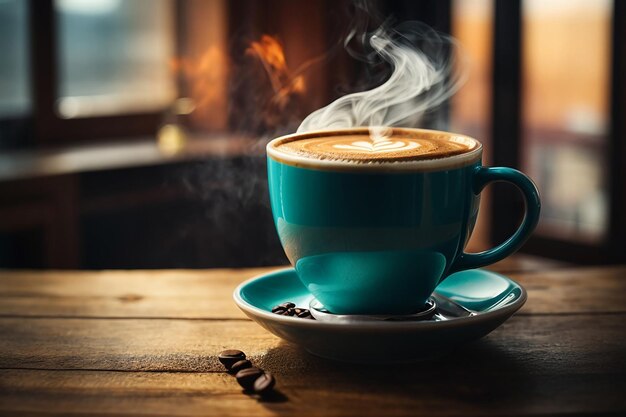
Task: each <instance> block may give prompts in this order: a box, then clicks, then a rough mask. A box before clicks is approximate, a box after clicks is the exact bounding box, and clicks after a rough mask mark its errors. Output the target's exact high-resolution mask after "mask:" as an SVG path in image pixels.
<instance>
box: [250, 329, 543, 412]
mask: <svg viewBox="0 0 626 417" xmlns="http://www.w3.org/2000/svg"><path fill="white" fill-rule="evenodd" d="M388 355H389V356H390V357H393V356H394V352H393V350H392V349H390V350H389V353H388ZM525 362H526V361H525V360H524V358H518V357H515V356H513V355H512V354H511V353H510V352H507V351H505V350H503V349H502V348H501V347H499V346H497V345H496V344H495V343H493V342H490V340H489V339H488V338H487V339H483V340H479V341H476V342H473V343H471V344H468V345H466V346H464V347H462V348H460V349H458V350H456V351H454V352H453V353H452V354H450V355H448V356H445V357H442V358H440V359H436V360H432V361H427V362H419V363H412V364H348V363H341V362H334V361H331V360H327V359H322V358H318V357H316V356H313V355H311V354H309V353H308V352H306V351H305V350H303V349H302V348H299V347H297V346H295V345H291V344H287V343H285V342H282V343H281V344H280V345H279V346H278V347H276V348H274V349H271V350H270V351H268V352H267V354H266V355H265V356H263V357H262V358H259V363H260V366H262V367H263V368H264V369H266V370H269V371H271V372H272V373H274V375H276V376H277V379H278V386H279V387H280V386H281V384H282V386H283V387H286V388H285V392H286V395H287V396H288V397H290V396H291V395H290V394H291V392H294V393H301V394H302V395H298V396H299V397H300V399H302V398H315V397H319V396H318V395H315V393H312V394H313V395H305V394H304V393H303V392H305V391H307V392H310V391H316V390H317V391H320V392H321V391H324V390H326V392H331V391H332V393H333V401H336V400H337V397H343V398H345V399H346V401H348V399H351V400H352V401H353V400H354V399H358V398H363V395H364V394H365V395H367V396H368V398H377V399H378V400H377V403H378V404H379V405H380V403H381V401H382V402H383V403H387V402H388V403H389V404H390V405H392V406H401V405H404V406H406V405H410V404H411V403H415V404H418V403H419V404H424V405H426V404H429V403H437V402H440V401H443V402H444V403H445V404H446V405H451V404H452V403H455V402H456V403H462V404H463V405H464V406H471V405H472V404H475V405H482V406H484V405H485V404H486V403H490V402H493V401H494V400H495V399H497V401H499V402H502V401H504V403H507V404H512V405H514V404H520V405H522V404H524V401H525V400H527V399H528V393H529V391H530V390H532V389H533V377H532V375H531V374H530V373H529V372H528V369H527V368H528V366H527V365H525ZM320 392H318V394H319V393H320ZM322 394H323V393H322ZM322 398H328V400H329V401H330V398H329V397H327V396H324V395H322ZM381 399H382V400H381ZM339 401H340V402H341V400H339ZM339 406H341V404H340V405H339Z"/></svg>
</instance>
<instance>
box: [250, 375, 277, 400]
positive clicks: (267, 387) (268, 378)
mask: <svg viewBox="0 0 626 417" xmlns="http://www.w3.org/2000/svg"><path fill="white" fill-rule="evenodd" d="M274 385H276V378H274V376H273V375H272V374H270V373H269V372H265V373H264V374H263V375H261V376H259V377H258V378H257V379H256V381H254V384H253V386H252V388H253V389H254V392H256V393H257V394H261V395H263V394H267V393H268V392H270V391H271V390H272V388H274Z"/></svg>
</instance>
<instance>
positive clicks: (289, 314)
mask: <svg viewBox="0 0 626 417" xmlns="http://www.w3.org/2000/svg"><path fill="white" fill-rule="evenodd" d="M278 314H280V315H281V316H293V315H295V314H296V313H295V312H294V311H293V308H288V309H287V310H285V311H283V312H282V313H278Z"/></svg>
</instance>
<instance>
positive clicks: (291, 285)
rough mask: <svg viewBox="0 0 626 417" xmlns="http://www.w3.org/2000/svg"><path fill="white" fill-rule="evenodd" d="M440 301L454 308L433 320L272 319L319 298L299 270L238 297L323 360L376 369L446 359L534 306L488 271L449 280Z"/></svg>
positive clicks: (262, 281) (261, 281) (250, 284)
mask: <svg viewBox="0 0 626 417" xmlns="http://www.w3.org/2000/svg"><path fill="white" fill-rule="evenodd" d="M433 296H434V297H435V298H437V297H439V300H444V301H446V300H451V301H452V305H451V307H452V308H447V309H445V310H441V311H438V312H437V314H435V315H434V316H433V318H432V319H430V320H425V321H363V322H353V323H352V322H350V323H346V322H328V321H318V320H310V319H302V318H298V317H290V316H281V315H278V314H274V313H272V312H271V310H272V308H273V307H275V306H276V305H278V304H281V303H284V302H287V301H291V302H293V303H295V304H296V306H297V307H301V308H307V309H308V308H309V304H310V303H311V301H312V300H313V299H314V298H313V296H312V295H311V294H310V293H309V292H308V291H307V289H306V287H305V286H304V285H303V284H302V283H301V282H300V280H299V279H298V277H297V275H296V272H295V270H294V269H293V268H286V269H280V270H277V271H272V272H269V273H266V274H263V275H260V276H257V277H254V278H251V279H249V280H247V281H245V282H243V283H242V284H241V285H239V286H238V287H237V288H236V289H235V292H234V293H233V297H234V299H235V303H237V306H238V307H239V308H240V309H241V310H242V311H243V312H244V313H245V314H246V315H247V316H248V317H250V318H251V319H252V320H254V321H256V322H257V323H259V324H260V325H261V326H263V327H264V328H266V329H267V330H269V331H270V332H271V333H273V334H275V335H276V336H278V337H280V338H282V339H284V340H286V341H288V342H292V343H295V344H297V345H300V346H302V347H303V348H304V349H306V350H307V351H308V352H310V353H312V354H314V355H317V356H321V357H324V358H328V359H333V360H339V361H347V362H370V363H371V362H415V361H420V360H427V359H431V358H433V357H438V356H442V355H445V354H447V353H449V352H450V351H452V350H454V349H455V348H457V347H459V346H460V345H462V344H463V343H467V342H469V341H472V340H476V339H479V338H481V337H483V336H485V335H487V334H488V333H489V332H491V331H492V330H494V329H495V328H497V327H498V326H500V325H501V324H502V323H503V322H504V321H505V320H506V319H508V318H509V317H510V316H511V315H512V314H513V313H515V312H516V311H517V310H519V308H520V307H522V305H524V303H525V302H526V291H525V290H524V288H522V286H521V285H519V284H517V283H516V282H514V281H512V280H511V279H509V278H507V277H505V276H503V275H500V274H496V273H493V272H489V271H486V270H482V269H474V270H469V271H462V272H457V273H455V274H453V275H451V276H449V277H448V278H447V279H446V280H444V281H443V282H442V283H441V284H439V286H438V287H437V289H436V290H435V293H434V294H433ZM455 305H456V307H457V308H454V307H455ZM459 306H460V307H459ZM468 311H469V314H468Z"/></svg>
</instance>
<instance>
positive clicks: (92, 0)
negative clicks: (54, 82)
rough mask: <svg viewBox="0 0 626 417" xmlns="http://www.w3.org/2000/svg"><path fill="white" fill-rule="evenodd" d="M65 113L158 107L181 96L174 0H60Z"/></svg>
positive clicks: (84, 114)
mask: <svg viewBox="0 0 626 417" xmlns="http://www.w3.org/2000/svg"><path fill="white" fill-rule="evenodd" d="M55 10H56V14H57V28H58V34H57V35H58V36H57V42H58V49H59V57H58V63H59V80H58V82H59V89H58V91H59V97H58V103H57V105H58V107H57V111H58V113H59V115H60V116H61V117H64V118H73V117H90V116H99V115H113V114H125V113H137V112H147V111H155V110H159V109H161V108H164V107H166V106H167V105H168V103H171V101H172V100H173V99H174V98H175V96H176V85H175V79H174V77H173V75H172V73H171V71H170V63H171V59H172V57H173V56H174V18H173V16H174V4H173V1H172V0H124V1H122V0H56V1H55Z"/></svg>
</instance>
